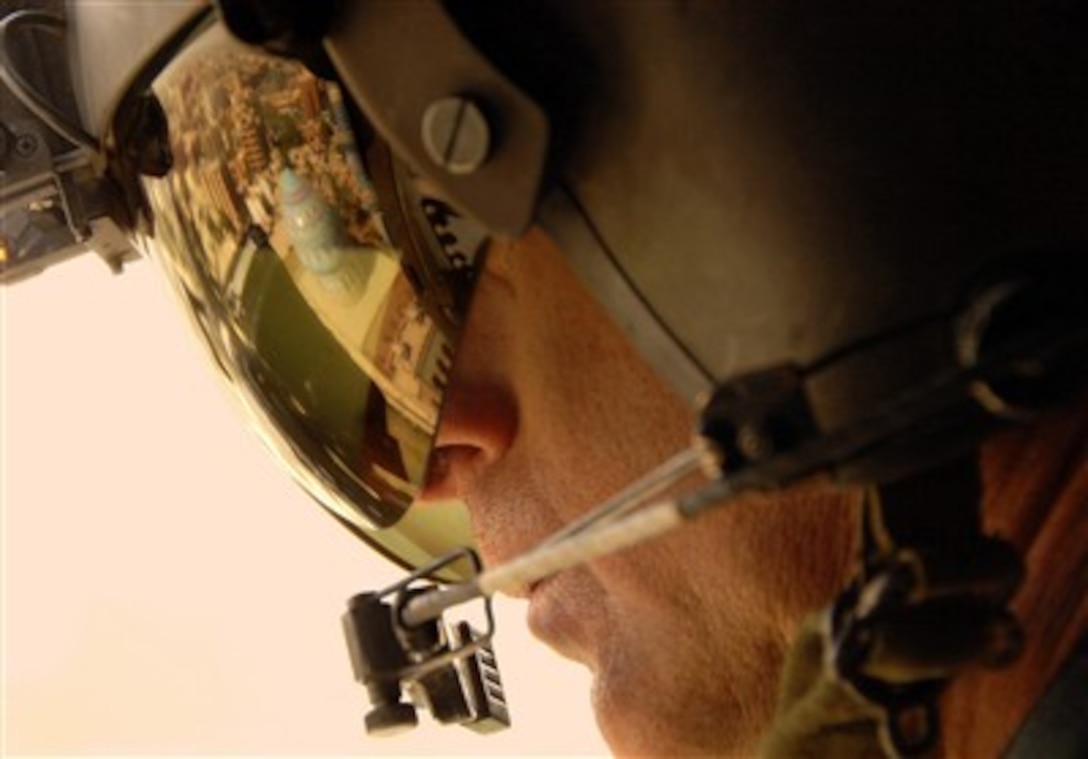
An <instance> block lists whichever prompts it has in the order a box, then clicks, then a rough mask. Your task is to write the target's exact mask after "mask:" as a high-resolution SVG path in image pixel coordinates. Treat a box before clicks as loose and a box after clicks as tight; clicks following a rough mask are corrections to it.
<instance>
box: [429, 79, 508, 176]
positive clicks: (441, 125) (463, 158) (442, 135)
mask: <svg viewBox="0 0 1088 759" xmlns="http://www.w3.org/2000/svg"><path fill="white" fill-rule="evenodd" d="M422 136H423V147H424V148H425V149H426V151H427V155H428V156H430V158H431V160H432V161H434V162H435V163H436V164H438V165H439V166H441V167H442V168H443V169H445V170H446V171H448V172H449V173H450V174H456V175H459V176H463V175H466V174H471V173H473V172H474V171H476V170H477V169H479V168H480V167H481V166H483V165H484V163H485V162H486V161H487V155H488V152H489V151H490V149H491V128H490V126H488V123H487V118H486V117H485V116H484V114H483V111H481V110H480V107H479V106H478V105H477V104H476V103H474V102H472V101H471V100H469V99H468V98H464V97H460V96H453V97H448V98H443V99H442V100H438V101H436V102H434V103H432V104H431V105H430V106H428V108H427V110H426V111H425V112H424V114H423V129H422Z"/></svg>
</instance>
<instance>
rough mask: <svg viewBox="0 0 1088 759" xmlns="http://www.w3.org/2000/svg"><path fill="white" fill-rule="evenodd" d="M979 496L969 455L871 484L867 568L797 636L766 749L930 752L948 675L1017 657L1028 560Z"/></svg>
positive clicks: (777, 752) (785, 752) (865, 522)
mask: <svg viewBox="0 0 1088 759" xmlns="http://www.w3.org/2000/svg"><path fill="white" fill-rule="evenodd" d="M980 503H981V487H980V484H979V477H978V471H977V465H976V461H975V457H973V456H972V457H970V458H964V459H959V460H956V461H954V462H952V463H950V464H946V465H943V466H941V467H937V468H934V469H930V470H927V471H925V472H922V473H919V474H917V475H914V476H912V477H909V478H906V479H904V480H901V481H899V482H895V483H891V484H887V485H882V486H880V487H879V488H874V489H873V490H872V491H871V492H870V493H869V494H868V497H867V499H866V503H865V507H864V509H865V510H864V513H863V515H862V519H861V529H862V541H861V542H862V557H861V565H862V566H861V571H860V573H859V575H858V577H857V578H856V579H855V580H854V582H853V583H851V585H850V586H849V587H848V588H847V589H846V590H845V591H844V592H843V593H842V594H841V595H840V596H839V598H838V599H837V600H836V601H835V602H834V604H832V606H831V607H830V608H829V609H827V610H825V611H824V612H822V613H821V614H819V615H817V616H815V617H813V618H812V619H810V620H809V621H808V623H806V625H805V627H804V629H803V631H802V633H801V635H800V637H799V639H798V641H797V643H796V644H795V646H794V648H793V650H792V652H791V654H790V657H789V659H788V660H787V663H786V668H785V670H784V673H783V682H782V688H781V691H780V703H779V710H778V714H777V715H776V719H775V723H774V725H773V727H772V730H771V732H770V734H769V735H768V736H767V738H766V740H765V741H764V745H763V747H762V748H763V755H764V756H765V757H783V758H784V757H805V756H813V757H816V756H836V757H881V756H891V757H900V756H921V755H924V754H926V753H927V752H929V751H931V750H932V749H933V748H934V747H935V746H936V745H937V743H938V741H939V737H940V719H939V714H938V710H937V699H938V698H939V696H940V694H941V692H942V691H943V690H944V688H945V686H946V685H947V683H948V681H949V680H950V679H951V678H952V677H954V676H955V675H956V674H957V673H959V672H961V671H963V670H965V669H967V668H969V667H973V666H978V665H982V666H985V667H1000V666H1004V665H1007V664H1009V663H1011V662H1012V661H1013V660H1015V659H1016V658H1017V656H1018V655H1019V653H1020V651H1021V649H1022V641H1023V635H1022V632H1021V629H1020V625H1019V623H1018V622H1017V621H1016V619H1015V618H1014V617H1013V615H1012V614H1011V612H1010V611H1009V610H1008V609H1007V603H1008V601H1009V600H1010V598H1011V597H1012V595H1013V593H1014V592H1015V590H1016V589H1017V587H1018V586H1019V584H1020V582H1021V579H1022V575H1023V571H1022V566H1021V563H1020V561H1019V558H1018V557H1017V556H1016V553H1015V551H1014V550H1013V549H1012V547H1011V546H1010V545H1009V544H1008V543H1006V542H1005V541H1002V540H999V539H996V538H993V537H988V536H985V535H983V534H982V532H981V519H980Z"/></svg>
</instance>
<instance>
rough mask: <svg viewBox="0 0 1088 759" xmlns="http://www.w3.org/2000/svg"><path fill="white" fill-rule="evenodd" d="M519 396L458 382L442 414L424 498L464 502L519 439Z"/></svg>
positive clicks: (451, 388)
mask: <svg viewBox="0 0 1088 759" xmlns="http://www.w3.org/2000/svg"><path fill="white" fill-rule="evenodd" d="M517 427H518V414H517V407H516V404H515V402H514V399H513V395H512V394H511V393H509V392H507V391H505V390H504V389H502V388H500V387H497V386H495V385H490V384H488V385H476V384H472V383H469V382H458V381H457V378H456V376H455V378H454V381H453V382H452V383H451V386H450V389H449V392H448V394H447V397H446V401H445V405H444V407H443V409H442V416H441V418H440V420H439V424H438V434H437V435H436V437H435V449H434V452H433V453H432V454H431V461H430V464H429V465H428V472H427V484H426V486H425V487H424V490H423V494H422V496H423V498H424V499H426V500H437V499H440V498H463V497H465V496H467V495H468V494H469V493H470V492H471V491H472V489H473V487H474V485H475V483H476V481H477V480H478V478H479V477H480V476H481V475H482V474H483V473H484V472H486V470H487V469H488V468H489V467H491V466H494V465H495V464H496V463H497V462H499V461H501V460H502V458H503V456H505V455H506V452H507V451H508V450H509V448H510V446H511V445H513V442H514V439H515V437H516V435H517Z"/></svg>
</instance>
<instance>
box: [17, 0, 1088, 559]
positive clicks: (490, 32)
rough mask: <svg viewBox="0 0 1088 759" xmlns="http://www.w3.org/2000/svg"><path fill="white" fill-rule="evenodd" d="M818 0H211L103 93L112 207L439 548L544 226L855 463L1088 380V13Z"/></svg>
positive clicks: (270, 408) (1058, 397) (398, 528)
mask: <svg viewBox="0 0 1088 759" xmlns="http://www.w3.org/2000/svg"><path fill="white" fill-rule="evenodd" d="M156 8H158V6H156ZM786 10H787V9H786V8H785V6H780V4H777V3H757V4H751V5H750V6H735V5H734V4H729V5H728V6H723V5H720V4H716V3H678V4H675V5H669V6H662V5H661V4H657V3H653V4H651V3H646V4H641V3H623V2H595V3H561V4H560V3H555V4H553V3H517V4H503V3H499V4H495V3H481V2H474V1H472V0H455V1H453V2H449V3H445V4H439V3H437V2H415V3H397V2H366V3H363V2H358V3H343V4H338V3H332V2H326V3H317V4H307V5H306V6H305V7H300V6H297V5H295V4H292V3H289V2H272V1H269V0H266V1H265V2H259V1H256V0H254V1H251V2H239V1H233V0H232V1H230V2H227V1H224V2H222V3H221V7H220V11H221V13H220V14H219V15H218V16H217V15H216V14H215V13H214V12H213V11H212V10H210V9H207V8H203V9H197V10H195V11H193V12H192V13H187V14H186V15H184V17H182V18H177V17H176V16H175V17H174V18H172V19H170V20H169V23H168V24H164V25H163V27H162V29H163V30H164V31H165V32H168V33H167V34H164V35H163V38H162V40H161V41H160V42H159V44H158V45H156V46H153V49H152V50H151V52H150V53H149V54H148V55H147V56H145V57H144V58H143V59H142V62H141V63H140V64H139V65H138V66H135V67H134V68H131V69H130V78H129V80H128V84H127V85H126V86H125V87H124V88H122V89H121V90H120V92H121V93H122V94H121V95H120V97H119V98H118V99H116V100H114V101H112V102H113V105H112V107H111V108H110V109H109V111H108V116H101V115H99V114H101V113H103V112H104V111H103V110H102V109H103V106H102V103H103V97H102V96H101V94H98V95H94V96H86V95H84V96H83V97H84V101H85V102H84V103H83V104H82V108H83V111H82V121H83V123H85V124H88V125H89V127H90V129H91V131H92V132H93V134H94V135H95V136H96V139H94V140H92V141H89V142H88V141H84V140H82V138H80V140H79V141H80V142H81V143H83V142H88V145H90V147H88V145H84V147H86V148H87V149H88V150H90V151H91V153H93V158H94V160H93V161H90V163H91V164H93V165H91V166H90V167H89V169H88V171H89V172H90V175H91V178H93V180H94V182H93V184H94V187H95V190H96V192H98V194H99V195H100V196H102V197H103V198H104V199H103V200H102V202H100V203H99V204H98V207H99V208H101V212H100V213H99V214H98V216H96V217H95V218H97V219H101V220H108V221H109V223H110V224H111V225H112V226H113V227H116V228H118V229H120V230H121V231H122V232H123V233H124V234H125V235H126V236H128V237H129V238H131V239H132V240H134V241H135V244H136V247H137V248H139V249H140V250H141V251H142V252H145V253H147V254H148V255H150V256H151V257H153V258H155V259H156V260H157V261H158V262H159V263H160V264H161V265H162V267H163V269H164V270H165V271H166V273H167V276H168V278H169V279H170V281H171V282H172V283H173V285H174V287H175V289H176V291H177V292H178V295H179V297H180V302H181V303H182V306H183V308H184V309H185V310H186V311H187V312H188V313H189V314H190V316H191V317H192V319H193V324H194V326H195V327H196V329H197V331H198V333H199V334H200V335H201V337H202V338H203V340H204V341H205V343H206V344H207V345H208V347H209V349H210V351H211V355H212V356H213V359H214V362H215V364H216V365H217V367H218V368H219V369H220V371H221V372H222V373H223V375H224V377H225V378H226V379H227V381H228V382H229V383H230V384H231V386H232V387H233V388H234V390H235V391H236V394H237V396H238V397H239V398H240V399H241V401H242V404H243V406H244V408H245V409H246V411H247V413H248V414H249V416H250V418H251V419H252V420H253V421H254V423H255V424H256V426H257V427H258V429H260V430H261V431H262V433H263V435H264V436H265V439H266V440H268V441H269V443H270V445H271V447H272V448H273V449H274V450H275V451H276V453H277V454H278V455H279V457H280V458H281V459H282V460H283V461H285V462H286V463H287V464H288V465H289V466H290V467H291V469H292V471H293V472H294V474H295V476H296V477H297V478H298V479H299V481H300V482H302V484H303V485H304V486H305V487H306V488H307V490H308V491H309V492H311V493H312V494H314V496H315V497H316V498H317V499H318V500H319V501H320V502H321V503H322V505H324V506H325V507H326V508H328V509H329V510H330V511H331V512H333V513H334V514H335V515H336V516H337V517H338V518H340V519H341V521H343V522H345V523H346V524H347V525H348V526H349V527H350V528H351V529H353V530H355V531H356V532H357V533H358V534H360V535H361V536H363V537H364V538H365V539H367V540H368V541H370V542H371V543H372V544H374V545H376V546H377V547H378V548H379V549H380V550H382V551H384V552H386V553H388V554H389V555H391V556H392V557H394V558H396V559H398V560H400V561H402V562H403V563H405V564H408V565H410V566H413V567H418V566H420V565H421V564H423V563H425V561H426V560H427V559H428V558H429V557H432V556H434V555H436V554H437V553H440V552H441V550H442V549H444V548H445V547H448V546H452V545H455V544H463V543H465V542H466V541H467V540H468V537H467V529H466V526H465V521H464V519H463V516H462V515H461V512H460V510H459V507H458V506H457V505H456V504H448V505H436V504H428V505H426V506H421V505H413V504H414V501H415V496H416V495H417V493H418V491H419V488H420V487H421V485H422V483H423V481H424V478H425V476H426V470H427V461H428V456H429V451H430V447H431V438H432V436H433V434H434V431H435V428H436V425H437V419H438V415H439V412H440V409H441V402H442V397H443V390H444V386H445V383H446V379H447V376H448V372H449V369H450V367H451V365H452V363H453V362H454V361H455V360H456V359H455V354H456V345H457V339H458V333H459V330H460V327H461V325H462V323H463V318H464V315H465V313H466V309H467V307H468V303H469V299H470V294H471V289H472V283H473V280H474V276H475V272H476V271H478V269H479V266H480V265H481V263H482V261H483V258H484V255H485V253H486V241H487V238H488V236H489V235H496V236H500V237H511V236H516V235H518V234H520V233H521V232H523V231H524V230H525V229H526V228H527V227H528V226H529V225H530V224H538V225H540V226H541V227H543V228H544V229H545V230H546V231H547V232H548V233H549V234H550V235H551V236H552V237H553V238H554V239H555V240H556V241H557V242H558V243H559V247H560V248H561V249H562V250H563V251H564V253H565V254H566V255H567V256H568V258H569V261H570V263H571V265H572V266H573V268H574V269H575V270H576V271H577V272H578V273H579V274H580V275H581V276H582V278H583V279H584V280H585V281H586V283H587V284H588V285H589V287H590V289H591V291H592V292H593V293H594V295H595V296H596V297H597V299H598V300H599V301H600V302H601V303H603V304H604V305H605V306H606V307H607V308H608V309H609V311H610V312H611V313H612V315H613V316H614V317H615V320H616V322H617V323H618V324H619V325H620V326H621V327H623V329H624V330H625V331H626V332H627V334H628V335H629V336H630V338H631V340H632V341H633V342H634V343H635V345H636V346H637V347H638V348H639V349H640V350H641V351H642V353H643V354H644V355H645V356H646V358H647V360H648V361H650V362H651V363H652V364H653V366H655V367H656V368H657V370H658V371H659V373H660V374H661V375H662V376H663V377H665V378H666V379H668V380H669V381H670V382H671V384H672V385H673V386H674V387H675V388H676V389H677V391H678V392H680V393H682V394H683V395H685V396H687V397H693V396H695V395H697V394H699V393H703V392H707V391H710V390H712V389H713V388H715V387H717V386H720V385H722V384H723V383H724V384H726V385H728V384H729V383H730V382H731V381H733V380H735V379H736V378H747V377H750V376H751V375H753V374H755V373H758V372H761V371H762V370H765V369H767V368H769V367H770V368H775V367H783V366H788V367H792V368H793V370H794V372H795V374H796V376H797V377H798V378H799V381H798V385H797V386H798V388H800V390H799V392H802V393H803V395H804V401H805V406H806V414H807V415H808V416H810V417H811V419H810V421H811V427H812V429H813V430H814V433H813V435H814V439H815V440H816V442H817V444H818V446H819V445H822V446H823V447H822V448H821V449H820V450H821V451H823V452H824V455H823V458H821V459H820V460H821V461H823V462H824V463H826V464H828V465H829V466H832V467H834V468H837V469H838V473H839V474H840V475H841V476H843V477H846V478H853V479H860V480H864V481H887V480H891V479H895V478H899V477H902V476H904V475H905V474H908V473H910V472H913V471H916V470H918V469H919V468H922V467H924V466H925V465H927V464H929V463H931V462H932V461H933V460H937V459H943V458H946V457H947V456H949V455H951V453H953V452H957V451H960V450H963V449H964V448H970V447H971V446H974V445H976V444H977V442H978V440H979V439H980V438H981V436H982V435H984V434H985V433H987V432H988V431H989V430H990V429H992V428H993V427H994V426H995V424H997V423H999V422H1003V421H1009V420H1018V419H1021V418H1024V417H1026V416H1031V415H1033V414H1034V413H1036V412H1037V411H1038V410H1039V409H1040V408H1041V407H1042V406H1044V405H1046V404H1048V403H1051V402H1055V401H1064V400H1067V399H1069V398H1071V397H1073V396H1075V395H1076V394H1077V393H1079V392H1080V391H1081V389H1082V388H1083V386H1084V379H1085V374H1086V367H1085V359H1084V356H1085V355H1088V354H1086V352H1085V351H1084V350H1083V341H1084V338H1085V331H1086V325H1088V319H1085V318H1084V317H1085V313H1084V310H1085V304H1088V297H1086V295H1088V294H1086V292H1085V287H1086V285H1085V283H1086V281H1088V279H1086V278H1085V276H1084V274H1085V263H1086V260H1088V214H1085V213H1084V210H1083V199H1084V198H1085V197H1088V141H1086V140H1085V139H1084V134H1086V133H1088V80H1086V79H1085V77H1084V76H1083V72H1084V71H1085V70H1086V69H1088V48H1085V46H1084V45H1083V38H1084V31H1085V27H1086V18H1085V14H1084V12H1083V11H1082V10H1080V9H1079V8H1078V7H1076V6H1075V5H1074V4H1069V3H1065V2H1058V1H1057V0H1055V2H1044V3H1036V4H1033V5H1032V7H1031V8H1030V9H1024V8H1021V7H1019V6H1015V7H1014V6H1013V4H1010V7H1009V8H1007V9H997V8H994V7H992V6H990V5H987V6H986V7H985V8H984V7H982V6H979V5H977V4H974V3H962V4H958V5H956V6H954V7H949V6H948V5H947V4H940V5H934V7H933V8H918V7H915V6H910V7H907V6H903V7H900V6H898V5H880V6H874V5H870V4H858V6H857V7H849V8H847V7H846V6H842V7H836V8H834V9H828V8H824V7H819V8H817V7H815V6H812V7H804V8H796V7H793V6H791V7H789V8H788V12H786ZM148 12H151V11H148ZM170 12H171V13H172V14H173V13H175V11H174V9H171V11H170ZM155 13H158V11H157V10H156V11H155ZM80 15H81V14H76V17H75V18H73V21H74V22H76V23H75V24H74V26H75V27H76V31H77V32H80V27H81V26H82V27H83V28H84V29H85V28H86V25H85V24H82V19H81V18H80V17H79V16H80ZM24 19H25V17H24ZM219 19H222V20H223V21H225V23H226V25H227V26H229V28H230V31H231V32H232V33H233V37H235V38H240V39H241V40H242V42H239V41H237V39H233V38H232V36H231V35H228V34H227V31H226V30H225V29H224V28H223V25H222V23H221V22H220V20H219ZM20 23H22V24H27V23H28V22H26V21H25V20H24V21H23V22H12V21H9V22H8V24H7V25H6V28H5V32H4V36H5V39H11V38H13V37H14V36H15V31H16V27H17V26H18V25H19V24H20ZM50 23H51V22H50ZM77 39H81V38H80V37H79V35H78V34H77ZM81 44H82V45H83V47H84V51H86V50H87V44H88V43H86V42H85V41H84V42H82V43H81ZM15 63H16V61H14V60H8V61H5V64H11V65H6V66H5V67H6V68H7V69H12V70H14V69H18V66H16V65H14V64H15ZM25 85H26V83H25V82H23V83H16V85H15V87H14V88H13V89H15V90H23V91H29V90H31V89H33V88H31V87H29V86H25ZM8 86H9V87H12V85H11V83H10V82H9V83H8ZM113 86H114V87H117V83H116V82H114V83H113ZM76 89H77V92H100V89H98V88H97V87H96V86H89V85H87V84H84V86H82V87H78V88H76ZM23 99H25V100H29V98H23ZM72 120H73V119H72V117H70V116H69V117H67V118H66V119H59V118H55V117H50V118H49V120H48V121H47V122H46V123H47V124H49V123H51V122H55V123H51V126H52V127H53V131H54V132H58V133H60V137H61V138H62V140H67V141H68V142H72V141H73V140H72V139H71V136H70V135H65V134H64V132H63V131H62V130H61V129H58V128H57V127H58V125H63V124H66V123H69V122H70V121H72ZM88 183H89V180H88ZM62 184H63V183H62ZM69 189H70V188H69V187H68V186H62V188H61V192H62V193H64V192H69ZM65 197H67V196H65ZM69 205H70V204H69ZM102 223H103V224H105V223H106V222H105V221H103V222H102ZM55 226H57V227H58V228H61V229H63V230H65V231H67V230H71V231H72V234H71V237H72V239H82V238H80V235H81V234H82V235H84V237H88V236H89V235H88V234H87V233H88V232H94V229H93V225H91V229H89V230H88V229H86V225H84V226H83V227H80V225H79V224H78V223H66V224H60V223H58V224H56V225H55ZM111 228H112V227H111ZM99 237H100V238H101V239H103V240H106V239H109V236H108V235H106V234H105V233H101V234H99ZM95 244H96V245H97V244H98V243H97V241H96V242H95ZM5 271H6V270H5ZM1070 340H1072V341H1073V342H1070ZM1025 345H1026V346H1027V347H1026V348H1025ZM949 378H951V380H949ZM948 381H951V383H952V384H951V385H949V384H948ZM942 383H945V384H942ZM957 383H958V384H957ZM738 387H739V388H741V389H743V388H744V387H747V386H746V385H739V386H735V387H734V388H733V389H734V390H736V389H737V388H738ZM949 392H951V396H952V397H951V398H950V399H945V400H942V401H941V402H940V403H937V404H936V405H925V404H922V405H921V406H919V405H915V406H911V405H910V403H911V401H912V399H914V398H916V397H918V396H921V397H923V398H926V399H931V398H937V397H938V396H941V393H946V394H948V393H949ZM734 395H736V393H734ZM941 397H943V396H941ZM742 405H743V404H742ZM787 405H788V404H787ZM772 416H773V414H772ZM888 420H891V421H892V422H894V423H895V425H899V426H894V425H893V427H894V429H893V432H892V433H891V434H890V435H889V437H888V438H887V439H884V438H882V439H880V440H879V441H876V442H873V441H869V442H867V443H866V444H865V445H862V446H860V447H857V446H856V448H858V449H859V450H860V452H859V450H854V451H853V453H851V455H850V456H849V457H845V458H843V457H838V458H837V454H836V450H838V449H836V448H835V446H836V445H838V443H839V441H840V438H836V435H837V434H838V433H840V432H842V431H851V430H856V429H858V428H871V427H872V426H873V425H874V424H875V423H877V422H887V421H888ZM733 421H735V420H730V422H731V424H732V422H733ZM727 426H729V425H727ZM736 426H737V425H736V424H732V427H731V428H733V427H736ZM861 449H863V450H861Z"/></svg>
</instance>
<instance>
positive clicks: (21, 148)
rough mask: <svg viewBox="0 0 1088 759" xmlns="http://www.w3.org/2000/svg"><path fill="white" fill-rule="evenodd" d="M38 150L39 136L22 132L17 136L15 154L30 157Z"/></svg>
mask: <svg viewBox="0 0 1088 759" xmlns="http://www.w3.org/2000/svg"><path fill="white" fill-rule="evenodd" d="M36 152H38V138H36V137H35V136H34V135H32V134H21V135H19V136H18V137H16V138H15V154H16V155H18V156H21V157H22V158H29V157H30V156H32V155H34V154H35V153H36Z"/></svg>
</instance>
